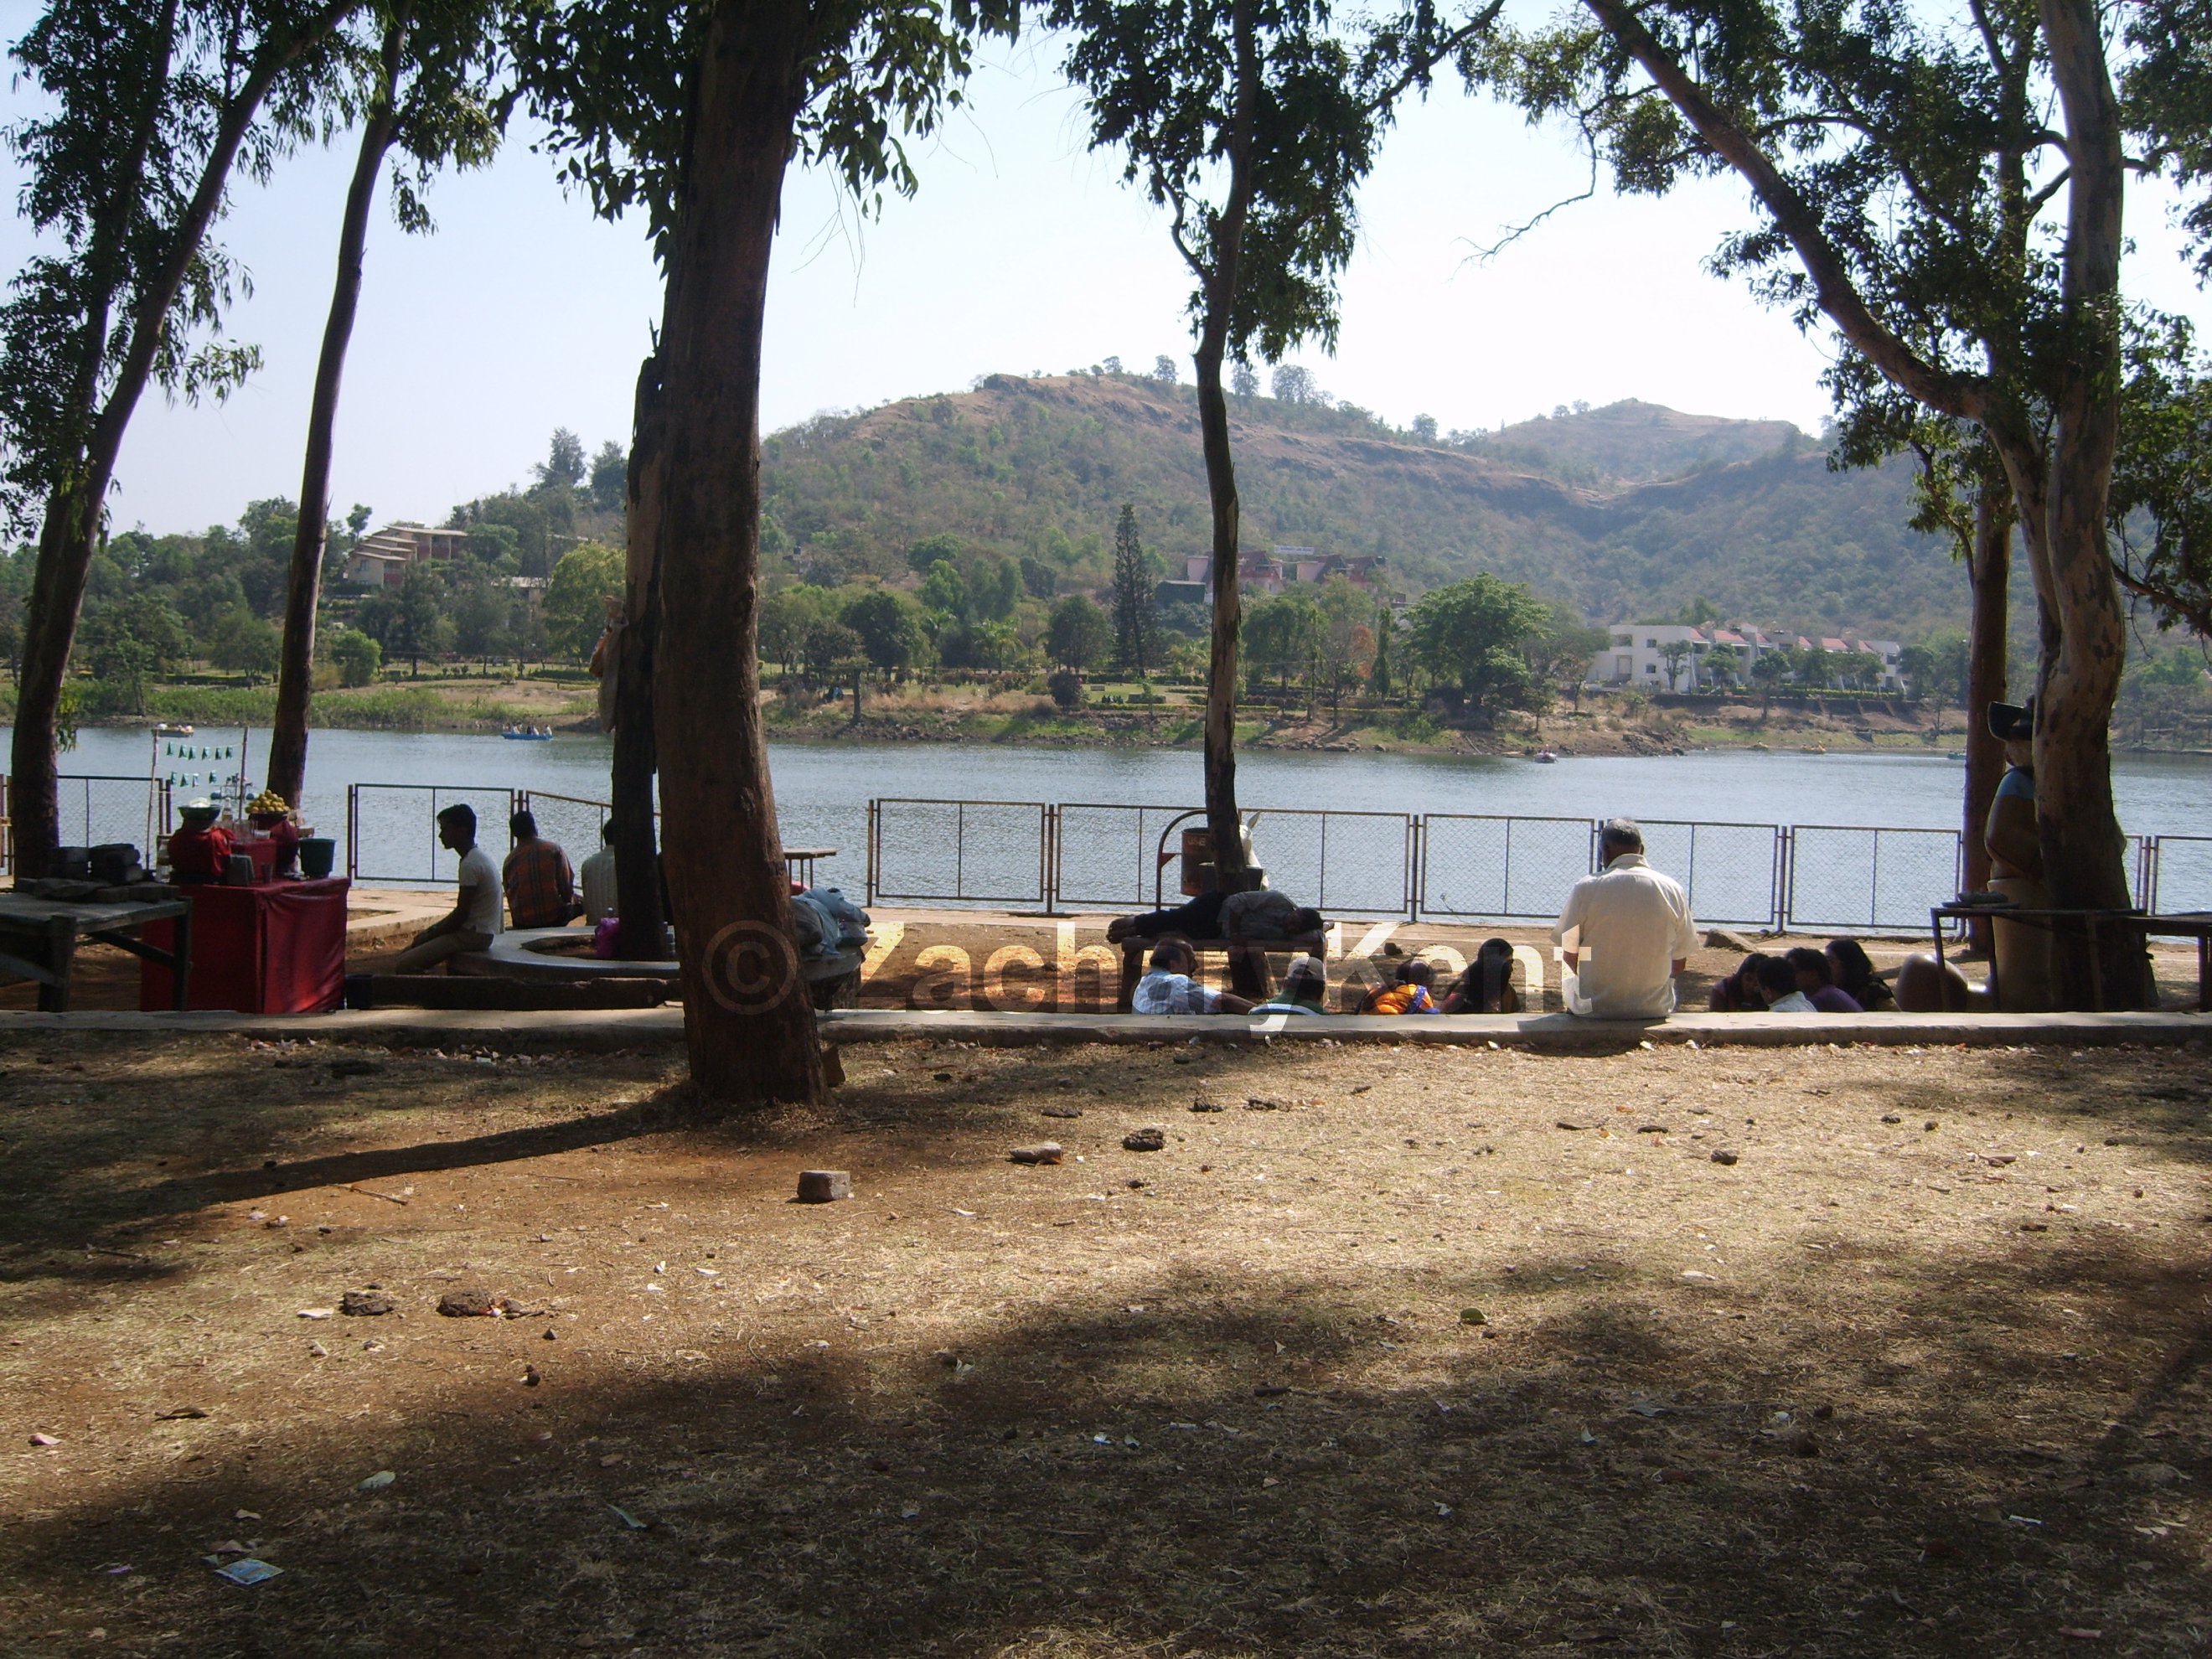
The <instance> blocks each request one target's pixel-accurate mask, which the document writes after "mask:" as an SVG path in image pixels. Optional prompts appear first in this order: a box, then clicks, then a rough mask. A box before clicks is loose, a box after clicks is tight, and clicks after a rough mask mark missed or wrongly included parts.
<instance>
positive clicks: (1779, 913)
mask: <svg viewBox="0 0 2212 1659" xmlns="http://www.w3.org/2000/svg"><path fill="white" fill-rule="evenodd" d="M1778 857H1779V858H1780V859H1781V860H1782V868H1781V871H1780V872H1779V873H1778V875H1777V876H1776V877H1775V883H1774V884H1775V895H1776V903H1775V915H1774V931H1775V932H1776V933H1788V932H1789V931H1790V914H1791V912H1793V911H1794V910H1796V908H1797V826H1796V824H1794V823H1789V824H1784V826H1783V827H1782V849H1781V852H1780V853H1779V854H1778Z"/></svg>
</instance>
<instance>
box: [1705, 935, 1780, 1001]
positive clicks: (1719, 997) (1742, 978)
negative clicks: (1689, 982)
mask: <svg viewBox="0 0 2212 1659" xmlns="http://www.w3.org/2000/svg"><path fill="white" fill-rule="evenodd" d="M1771 960H1772V958H1771V957H1769V956H1768V955H1767V954H1766V952H1765V951H1747V952H1746V953H1745V955H1744V958H1743V960H1742V961H1741V962H1740V963H1736V965H1735V972H1734V973H1732V974H1730V975H1729V976H1728V977H1727V978H1726V979H1718V980H1715V981H1713V989H1712V994H1711V996H1710V997H1708V998H1707V999H1706V1000H1705V1007H1706V1010H1707V1011H1708V1012H1711V1013H1716V1014H1742V1013H1757V1012H1759V1010H1761V1009H1763V1008H1765V1006H1766V999H1765V997H1764V996H1762V995H1761V994H1759V963H1762V962H1768V961H1771Z"/></svg>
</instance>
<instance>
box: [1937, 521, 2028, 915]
mask: <svg viewBox="0 0 2212 1659" xmlns="http://www.w3.org/2000/svg"><path fill="white" fill-rule="evenodd" d="M2012 537H2013V516H2012V498H2011V496H2010V495H2008V493H2007V492H2006V490H2005V489H2004V486H2003V485H2002V483H1999V482H1998V481H1996V480H1995V479H1984V482H1983V483H1982V485H1981V487H1980V489H1978V491H1977V492H1976V495H1975V496H1974V539H1973V544H1972V547H1971V548H1969V549H1968V550H1967V555H1966V584H1967V587H1968V589H1969V591H1970V592H1971V593H1972V611H1970V612H1969V614H1968V617H1967V623H1966V811H1965V817H1964V829H1965V831H1966V890H1967V891H1969V892H1974V893H1978V892H1982V891H1984V890H1987V888H1988V887H1989V884H1990V851H1989V848H1987V847H1985V846H1984V845H1983V844H1982V832H1983V830H1984V829H1986V828H1987V827H1988V824H1989V821H1990V802H1992V801H1994V800H1995V799H1996V793H1997V785H1998V784H1999V783H2000V782H2002V781H2003V779H2004V772H2005V757H2004V744H2002V743H2000V742H1999V741H1998V740H1997V739H1996V738H1993V737H1991V736H1990V722H1989V718H1988V710H1989V706H1990V704H1991V703H1993V702H2004V701H2006V698H2005V649H2006V634H2007V629H2008V620H2007V605H2008V599H2009V595H2008V592H2007V586H2008V583H2009V582H2010V580H2011V579H2012ZM1936 702H1937V705H1938V707H1939V708H1940V707H1941V705H1942V699H1941V698H1938V699H1937V700H1936ZM1980 943H1982V944H1983V945H1984V946H1986V945H1987V943H1988V941H1987V940H1986V939H1984V940H1981V941H1980Z"/></svg>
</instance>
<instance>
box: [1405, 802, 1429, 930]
mask: <svg viewBox="0 0 2212 1659" xmlns="http://www.w3.org/2000/svg"><path fill="white" fill-rule="evenodd" d="M1428 896H1429V820H1428V818H1427V816H1426V815H1425V814H1424V813H1420V812H1409V813H1407V815H1406V920H1407V921H1419V920H1420V919H1421V903H1422V901H1423V900H1425V899H1426V898H1427V897H1428Z"/></svg>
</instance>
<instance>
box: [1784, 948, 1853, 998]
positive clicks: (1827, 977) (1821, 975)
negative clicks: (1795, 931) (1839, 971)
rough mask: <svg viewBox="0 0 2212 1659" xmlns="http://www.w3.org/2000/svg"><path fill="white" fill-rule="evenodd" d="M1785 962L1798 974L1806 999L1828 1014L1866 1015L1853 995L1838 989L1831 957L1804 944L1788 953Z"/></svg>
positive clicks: (1799, 985) (1801, 989) (1798, 983)
mask: <svg viewBox="0 0 2212 1659" xmlns="http://www.w3.org/2000/svg"><path fill="white" fill-rule="evenodd" d="M1783 960H1784V962H1787V963H1789V964H1790V971H1791V972H1793V973H1795V974H1796V975H1797V988H1798V989H1799V990H1800V991H1802V992H1803V993H1804V994H1805V999H1806V1000H1807V1001H1808V1002H1810V1003H1811V1004H1812V1005H1813V1006H1814V1007H1815V1008H1817V1009H1819V1010H1820V1012H1822V1013H1824V1014H1863V1013H1864V1012H1866V1010H1865V1009H1864V1008H1863V1007H1861V1006H1859V1000H1858V999H1857V997H1855V996H1853V995H1851V994H1850V992H1848V991H1844V990H1839V989H1838V988H1837V986H1836V982H1835V979H1834V975H1833V974H1832V971H1831V970H1830V969H1829V967H1828V958H1827V957H1826V956H1824V955H1822V954H1821V953H1820V951H1815V950H1814V949H1813V948H1812V947H1811V946H1810V945H1799V946H1798V947H1797V948H1796V949H1795V950H1793V951H1789V952H1788V953H1786V954H1785V955H1784V957H1783Z"/></svg>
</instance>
